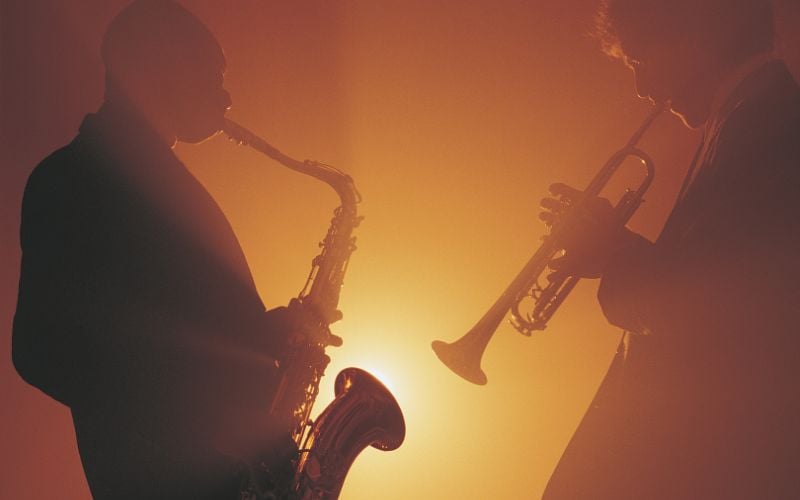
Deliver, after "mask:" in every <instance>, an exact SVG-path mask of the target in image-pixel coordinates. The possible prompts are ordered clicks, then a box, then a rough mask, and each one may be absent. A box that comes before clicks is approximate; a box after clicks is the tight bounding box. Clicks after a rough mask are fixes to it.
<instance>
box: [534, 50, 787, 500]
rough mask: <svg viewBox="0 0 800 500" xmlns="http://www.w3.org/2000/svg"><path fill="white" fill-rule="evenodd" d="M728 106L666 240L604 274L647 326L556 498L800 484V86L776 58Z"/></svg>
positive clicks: (726, 493)
mask: <svg viewBox="0 0 800 500" xmlns="http://www.w3.org/2000/svg"><path fill="white" fill-rule="evenodd" d="M721 116H722V117H723V121H722V124H721V126H720V127H719V128H718V130H717V131H716V133H715V134H713V135H712V136H711V137H710V138H709V141H710V142H709V147H708V148H707V151H706V154H705V155H704V157H703V158H702V159H701V162H700V166H699V173H698V175H697V177H696V179H695V181H694V183H693V184H692V185H691V187H690V189H689V190H688V192H687V194H686V196H685V197H684V198H683V199H682V200H680V201H679V202H678V204H677V206H676V208H675V209H674V211H673V214H672V215H671V217H670V219H669V221H668V222H667V224H666V226H665V228H664V230H663V232H662V234H661V236H660V237H659V239H658V240H657V241H656V242H655V243H654V244H651V243H649V242H646V241H644V240H641V241H640V242H639V244H638V245H635V246H633V247H631V248H630V249H628V250H626V251H625V252H624V253H623V254H621V255H619V256H617V258H616V259H614V261H613V262H612V263H611V264H610V266H609V268H608V269H607V270H606V272H605V273H604V275H603V279H602V281H601V286H600V290H599V298H600V302H601V305H602V306H603V310H604V312H605V314H606V316H607V317H608V319H609V320H610V321H611V322H612V323H613V324H615V325H618V326H621V327H623V328H625V329H627V330H629V331H631V332H636V333H638V335H637V334H634V335H632V336H631V337H630V339H629V340H630V342H629V345H628V346H627V354H626V355H625V356H624V358H625V359H624V360H623V356H622V354H621V353H620V354H618V356H617V359H615V361H614V363H613V364H612V368H611V370H610V371H609V374H608V376H607V378H606V380H605V381H604V383H603V386H602V387H601V389H600V391H599V392H598V395H597V396H596V399H595V401H594V402H593V404H592V407H591V408H590V410H589V412H588V413H587V415H586V416H585V418H584V420H583V422H582V423H581V426H580V427H579V429H578V431H577V432H576V434H575V436H574V437H573V440H572V441H571V443H570V445H569V447H568V449H567V451H566V452H565V454H564V456H563V457H562V460H561V462H560V463H559V465H558V467H557V469H556V472H555V473H554V475H553V477H552V478H551V481H550V484H549V485H548V489H547V492H546V494H545V498H614V499H622V498H632V499H633V498H636V499H638V498H648V499H650V498H665V499H666V498H670V499H673V498H726V499H728V498H797V496H798V495H800V439H799V438H800V422H799V421H798V417H800V397H798V394H799V392H798V387H797V384H798V381H799V380H800V379H798V376H799V375H800V364H798V362H800V337H799V336H798V335H797V334H798V332H799V331H800V320H798V318H797V314H796V313H797V312H798V311H799V310H800V308H798V305H797V304H798V300H800V219H799V218H798V215H800V89H799V88H798V86H797V83H796V82H795V81H794V80H793V79H792V76H791V75H790V74H789V72H788V70H787V69H786V67H785V66H784V65H783V63H781V62H778V61H775V62H771V63H768V64H766V65H765V66H763V67H762V68H760V69H759V70H758V71H756V72H755V73H754V74H752V75H750V76H749V77H748V78H746V80H745V81H744V82H743V83H742V84H741V85H740V86H739V87H738V88H737V90H736V91H735V92H734V94H733V95H732V97H731V98H730V99H729V100H728V101H727V102H726V104H725V105H724V106H723V109H722V112H721Z"/></svg>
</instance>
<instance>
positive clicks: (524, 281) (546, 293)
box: [431, 103, 668, 385]
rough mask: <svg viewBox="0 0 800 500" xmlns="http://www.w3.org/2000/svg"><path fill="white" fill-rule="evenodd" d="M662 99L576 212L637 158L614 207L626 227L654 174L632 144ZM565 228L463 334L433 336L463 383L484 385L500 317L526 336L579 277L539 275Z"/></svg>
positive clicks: (554, 232) (560, 226) (556, 230)
mask: <svg viewBox="0 0 800 500" xmlns="http://www.w3.org/2000/svg"><path fill="white" fill-rule="evenodd" d="M667 105H668V103H663V104H661V105H659V106H657V107H656V109H655V110H653V112H652V113H650V114H649V115H648V116H647V118H646V119H645V120H644V122H643V123H642V124H641V125H640V126H639V128H638V129H636V132H635V133H634V134H633V136H631V138H630V139H629V140H628V142H627V144H625V146H624V147H623V148H622V149H620V150H619V151H617V152H616V153H614V154H613V155H611V157H610V158H609V159H608V160H607V161H606V163H605V164H604V165H603V166H602V167H601V168H600V170H599V171H598V172H597V174H596V175H595V177H594V178H593V179H592V180H591V182H590V183H589V185H588V186H587V187H586V189H585V190H584V191H583V194H582V196H581V197H580V199H578V200H577V201H576V202H575V207H574V209H577V210H580V208H581V207H582V206H584V205H585V204H586V203H587V202H588V200H590V199H592V198H594V197H597V196H598V195H599V194H600V192H601V191H602V190H603V188H604V187H605V186H606V185H607V184H608V182H609V180H611V178H612V177H613V176H614V174H615V173H616V172H617V170H618V169H619V167H620V165H622V164H623V163H624V162H625V160H627V159H628V158H631V157H633V158H636V159H638V160H639V161H640V162H641V163H642V165H643V166H644V168H645V177H644V179H643V180H642V182H641V183H640V184H639V187H638V188H637V189H636V190H630V189H628V190H626V191H625V193H624V194H623V195H622V197H621V198H620V200H619V202H618V203H617V205H616V206H615V207H614V215H615V219H616V221H617V222H618V223H619V224H620V225H625V223H627V222H628V220H629V219H630V218H631V217H632V216H633V214H634V213H635V212H636V210H637V209H638V208H639V205H641V204H642V201H644V194H645V192H647V190H648V189H649V187H650V184H651V182H652V181H653V176H654V175H655V168H654V165H653V161H652V159H651V158H650V157H649V156H648V155H647V153H645V152H644V151H642V150H641V149H638V148H637V147H636V144H637V143H638V142H639V140H640V139H641V138H642V136H643V135H644V133H645V132H646V131H647V129H648V128H650V125H652V123H653V121H655V119H656V118H657V117H658V116H659V115H660V114H661V113H662V112H663V111H664V110H665V109H666V108H667ZM569 229H570V228H569V226H566V225H564V223H557V224H555V225H553V227H552V228H551V231H550V234H548V235H546V236H545V237H544V238H543V241H542V244H541V245H540V246H539V248H538V249H537V250H536V252H535V253H534V254H533V256H532V257H531V258H530V259H529V260H528V262H527V263H526V264H525V266H524V267H523V268H522V270H521V271H520V272H519V274H517V276H516V277H515V278H514V280H513V281H512V282H511V284H510V285H509V286H508V287H507V288H506V289H505V290H504V291H503V293H502V294H501V295H500V297H499V298H498V299H497V301H496V302H495V303H494V304H493V305H492V306H491V307H490V308H489V310H488V311H487V312H486V314H484V315H483V317H481V319H479V320H478V322H477V323H476V324H475V326H473V327H472V328H471V329H470V330H469V331H468V332H467V333H466V334H464V335H463V336H462V337H461V338H459V339H458V340H456V341H454V342H451V343H447V342H444V341H441V340H435V341H433V342H432V343H431V348H432V349H433V351H434V352H435V353H436V356H438V357H439V359H440V360H441V361H442V362H443V363H444V364H445V365H446V366H447V367H448V368H450V369H451V370H452V371H453V372H455V373H456V374H457V375H459V376H460V377H462V378H464V379H465V380H467V381H468V382H472V383H473V384H477V385H485V384H486V382H487V377H486V374H485V373H484V372H483V370H482V369H481V359H482V358H483V353H484V352H485V351H486V347H487V346H488V345H489V342H490V341H491V339H492V337H493V336H494V333H495V331H496V330H497V328H498V327H499V326H500V323H501V322H502V321H503V319H504V318H505V317H506V315H508V314H509V313H510V315H511V318H510V323H511V325H512V326H513V327H514V328H515V329H516V330H517V331H518V332H520V333H521V334H523V335H525V336H530V335H531V334H532V333H533V332H534V331H537V330H544V329H545V328H546V327H547V323H548V322H549V321H550V319H551V318H552V317H553V315H554V314H555V312H556V311H557V310H558V308H559V307H560V306H561V304H562V303H563V302H564V300H566V298H567V296H568V295H569V294H570V292H571V291H572V289H573V288H575V285H577V283H578V281H579V280H580V278H578V277H576V276H562V277H557V278H553V277H550V278H547V277H545V281H546V282H547V284H546V285H542V284H541V283H542V275H543V274H544V273H545V271H546V270H547V269H548V267H549V266H550V262H551V261H552V259H553V257H554V256H555V255H556V254H557V253H558V252H560V251H561V250H562V248H563V247H562V244H561V242H560V241H561V239H562V238H563V237H562V236H561V235H562V234H564V233H565V232H567V231H569ZM526 299H530V300H531V301H532V302H533V307H532V308H531V311H530V312H523V311H522V303H523V302H524V301H525V300H526Z"/></svg>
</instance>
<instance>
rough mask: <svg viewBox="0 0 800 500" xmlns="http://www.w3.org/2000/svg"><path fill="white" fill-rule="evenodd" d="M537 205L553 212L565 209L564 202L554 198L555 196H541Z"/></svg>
mask: <svg viewBox="0 0 800 500" xmlns="http://www.w3.org/2000/svg"><path fill="white" fill-rule="evenodd" d="M539 206H540V207H542V208H544V209H545V210H549V211H551V212H555V213H561V212H563V211H564V210H566V209H567V204H566V203H564V202H563V201H561V200H556V199H555V198H542V200H541V201H540V202H539Z"/></svg>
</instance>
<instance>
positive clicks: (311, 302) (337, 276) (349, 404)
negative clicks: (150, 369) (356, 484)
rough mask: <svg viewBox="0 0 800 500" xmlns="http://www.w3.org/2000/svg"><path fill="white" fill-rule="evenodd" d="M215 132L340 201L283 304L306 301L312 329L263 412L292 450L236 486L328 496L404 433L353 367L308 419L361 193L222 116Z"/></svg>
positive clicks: (390, 406) (264, 492) (268, 494)
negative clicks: (372, 452) (370, 453)
mask: <svg viewBox="0 0 800 500" xmlns="http://www.w3.org/2000/svg"><path fill="white" fill-rule="evenodd" d="M223 130H224V132H225V133H226V134H227V135H228V136H229V137H230V138H231V140H233V141H235V142H237V143H239V144H245V145H248V146H250V147H252V148H254V149H256V150H257V151H259V152H261V153H263V154H265V155H267V156H268V157H270V158H272V159H273V160H275V161H277V162H279V163H281V164H282V165H284V166H285V167H287V168H289V169H291V170H295V171H297V172H300V173H303V174H306V175H309V176H311V177H314V178H315V179H318V180H321V181H323V182H325V183H326V184H328V185H329V186H331V187H332V188H333V189H334V190H335V191H336V193H337V194H338V195H339V198H340V201H341V205H340V206H339V207H338V208H336V209H335V210H334V214H333V219H332V220H331V225H330V227H329V228H328V232H327V234H326V235H325V239H324V240H323V241H322V242H321V243H320V248H321V252H320V254H319V255H317V256H316V257H315V258H314V259H313V261H312V265H311V271H310V272H309V275H308V278H307V280H306V283H305V286H304V287H303V290H302V291H301V292H300V294H299V295H298V297H297V298H295V299H293V300H292V302H291V303H290V308H291V307H307V308H309V309H310V310H311V311H313V313H314V315H315V317H316V320H315V321H314V322H313V323H314V324H310V325H304V326H305V327H306V328H313V329H316V330H315V331H316V333H317V335H310V336H309V338H313V339H315V340H305V341H303V342H302V343H300V344H299V345H293V347H292V348H290V353H289V354H288V355H287V356H286V357H285V358H284V359H283V360H282V361H281V366H280V374H281V377H280V382H279V384H278V388H277V390H276V393H275V395H274V396H273V398H272V403H271V407H270V418H272V419H274V420H275V421H276V422H279V425H280V426H281V428H283V429H286V430H287V432H288V434H289V435H290V437H291V439H292V441H293V442H294V444H295V445H296V448H297V450H298V452H297V453H296V454H295V455H294V456H293V457H291V458H290V459H289V464H285V463H284V464H279V465H278V466H273V465H269V464H258V465H256V466H255V467H252V466H251V470H250V473H249V474H248V477H247V478H246V479H245V484H244V486H243V488H242V492H241V498H242V500H262V499H302V500H312V499H314V500H317V499H319V500H321V499H326V500H327V499H336V498H338V496H339V492H340V491H341V488H342V485H343V484H344V479H345V476H346V475H347V471H348V470H349V469H350V466H351V465H352V463H353V461H354V460H355V459H356V457H357V456H358V454H359V453H361V451H362V450H363V449H364V448H366V447H367V446H373V447H374V448H377V449H380V450H383V451H390V450H394V449H396V448H398V447H399V446H400V445H401V444H402V443H403V440H404V438H405V420H404V418H403V412H402V410H401V409H400V406H399V405H398V404H397V401H396V400H395V398H394V396H393V395H392V394H391V392H389V390H388V389H387V388H386V387H385V386H384V385H383V384H381V383H380V382H379V381H378V379H376V378H375V377H373V376H372V375H371V374H369V373H368V372H366V371H364V370H361V369H359V368H347V369H345V370H342V371H341V372H340V373H339V375H338V376H337V377H336V382H335V385H334V388H335V394H336V397H335V399H334V400H333V402H331V403H330V404H329V405H328V406H327V407H326V408H325V409H324V410H323V412H322V413H321V414H320V415H319V417H318V418H317V419H316V421H312V420H311V418H310V415H311V409H312V407H313V405H314V401H315V400H316V397H317V394H318V393H319V383H320V380H321V379H322V376H323V375H324V373H325V368H326V366H327V365H328V362H329V361H330V358H329V357H328V356H327V355H326V354H325V347H326V346H328V345H338V344H339V343H340V341H339V340H338V337H336V336H335V335H333V334H331V332H330V328H329V326H330V324H331V323H333V322H334V321H336V320H338V319H339V318H341V313H340V312H339V310H338V309H337V307H338V304H339V294H340V291H341V288H342V283H343V281H344V275H345V272H346V271H347V266H348V263H349V261H350V255H351V254H352V253H353V251H354V250H355V249H356V246H355V237H354V236H353V230H354V229H355V228H356V227H358V225H359V223H360V222H361V219H362V217H360V216H359V215H358V212H357V209H356V205H357V204H358V203H359V202H360V200H361V197H360V195H359V193H358V190H357V189H356V188H355V184H354V183H353V179H352V178H351V177H350V176H349V175H346V174H344V173H343V172H342V171H340V170H338V169H336V168H335V167H332V166H330V165H325V164H323V163H318V162H314V161H310V160H306V161H303V162H301V161H297V160H294V159H292V158H290V157H288V156H286V155H285V154H283V153H281V152H280V151H278V150H277V149H276V148H274V147H273V146H271V145H270V144H269V143H267V142H266V141H264V140H263V139H261V138H260V137H258V136H257V135H255V134H254V133H253V132H251V131H249V130H247V129H246V128H244V127H242V126H241V125H239V124H237V123H235V122H233V121H231V120H227V119H226V120H225V127H224V129H223ZM254 469H255V470H254Z"/></svg>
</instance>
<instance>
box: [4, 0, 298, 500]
mask: <svg viewBox="0 0 800 500" xmlns="http://www.w3.org/2000/svg"><path fill="white" fill-rule="evenodd" d="M102 55H103V60H104V64H105V67H106V93H105V101H104V103H103V104H102V106H101V107H100V109H99V111H97V112H96V113H93V114H90V115H88V116H87V117H86V118H85V119H84V121H83V123H82V125H81V127H80V132H79V134H78V136H77V137H76V138H75V139H74V141H72V142H71V143H70V144H69V145H67V146H65V147H64V148H62V149H59V150H58V151H56V152H54V153H53V154H52V155H50V156H49V157H48V158H47V159H45V160H44V161H42V162H41V164H39V165H38V166H37V167H36V169H35V170H34V171H33V173H32V174H31V176H30V179H29V181H28V184H27V187H26V190H25V195H24V202H23V211H22V229H21V244H22V249H23V261H22V269H21V277H20V287H19V300H18V306H17V310H16V315H15V318H14V330H13V361H14V364H15V366H16V369H17V371H18V372H19V374H20V375H21V376H22V377H23V378H24V379H25V380H26V381H27V382H29V383H30V384H32V385H33V386H35V387H37V388H39V389H40V390H42V391H43V392H44V393H45V394H47V395H48V396H50V397H52V398H54V399H56V400H58V401H59V402H61V403H63V404H65V405H67V406H69V407H70V409H71V411H72V416H73V420H74V425H75V431H76V436H77V440H78V447H79V451H80V455H81V460H82V463H83V467H84V471H85V474H86V477H87V480H88V484H89V487H90V489H91V491H92V494H93V496H94V497H95V498H97V499H127V498H130V499H145V498H146V499H160V498H165V499H167V498H169V499H180V498H186V499H204V498H208V499H222V500H224V499H233V498H239V496H238V495H239V484H238V479H237V476H236V472H235V470H234V469H235V468H236V466H235V464H234V463H233V462H232V461H231V460H229V459H227V458H226V457H225V456H224V455H223V454H221V453H219V452H217V451H216V450H217V449H218V447H217V445H218V443H217V442H214V441H215V440H216V439H217V436H218V435H219V434H220V432H219V431H220V430H222V428H226V427H227V428H237V427H239V428H241V427H245V426H242V425H237V424H240V423H239V422H236V421H234V422H232V421H231V419H233V418H234V417H235V416H237V415H243V414H247V413H256V414H263V412H264V411H265V408H266V407H267V405H268V403H269V395H270V392H271V391H272V390H274V384H275V383H276V380H275V377H276V375H275V370H276V366H275V365H276V363H275V361H276V360H279V359H281V356H282V354H283V352H284V351H285V349H286V346H287V344H288V343H289V339H290V338H293V337H295V336H296V334H297V335H305V334H306V332H305V331H304V330H303V329H302V328H300V327H298V326H297V325H298V324H300V323H301V322H302V321H304V318H303V317H302V316H303V315H304V314H308V313H305V312H302V311H300V312H294V310H293V312H291V313H289V312H288V311H287V309H286V308H279V309H277V310H273V311H271V312H270V313H266V314H265V311H264V305H263V303H262V301H261V299H260V298H259V296H258V294H257V292H256V288H255V285H254V283H253V278H252V276H251V273H250V270H249V268H248V265H247V262H246V260H245V256H244V253H243V252H242V249H241V247H240V245H239V243H238V241H237V238H236V235H235V234H234V232H233V230H232V228H231V226H230V224H229V222H228V221H227V219H226V218H225V216H224V215H223V213H222V211H221V210H220V208H219V206H218V205H217V204H216V202H215V201H214V200H213V199H212V198H211V196H210V195H209V193H208V192H207V191H206V190H205V189H204V188H203V186H202V185H201V184H200V183H199V182H198V181H197V180H196V179H195V178H194V177H193V176H192V174H191V173H190V172H189V171H188V170H187V169H186V167H185V166H184V165H183V164H182V163H181V162H180V161H179V160H178V158H177V157H176V156H175V154H174V153H173V152H172V149H171V148H172V147H173V146H174V144H175V143H176V141H184V142H188V143H197V142H200V141H202V140H204V139H206V138H208V137H210V136H212V135H214V134H216V133H217V132H218V131H220V130H221V129H222V127H223V124H224V114H225V112H226V110H227V109H228V108H229V107H230V104H231V99H230V96H229V94H228V92H227V91H226V90H225V88H224V85H223V72H224V69H225V57H224V55H223V52H222V49H221V47H220V45H219V43H218V42H217V40H216V39H215V38H214V36H213V35H212V34H211V32H210V31H209V30H208V28H206V27H205V26H204V25H203V23H202V22H201V21H200V20H198V19H197V18H196V17H195V16H193V15H192V14H190V13H189V12H188V11H187V10H185V9H184V8H183V7H181V6H180V5H178V4H177V3H174V2H172V1H169V0H163V1H156V0H136V1H135V2H133V3H132V4H131V5H130V6H128V7H127V8H126V9H124V10H123V11H122V12H121V13H120V14H119V15H118V16H117V17H116V18H115V19H114V20H113V21H112V23H111V24H110V26H109V28H108V31H107V33H106V35H105V38H104V41H103V47H102ZM272 430H273V429H269V428H267V429H264V432H265V433H266V434H265V435H266V436H268V437H269V438H270V439H271V436H270V435H269V433H270V432H271V431H272ZM265 439H267V438H266V437H265ZM276 447H277V448H279V451H280V452H281V453H282V452H283V451H284V450H283V448H281V447H280V446H277V445H276ZM291 451H292V450H291V446H289V445H287V447H286V453H291Z"/></svg>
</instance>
